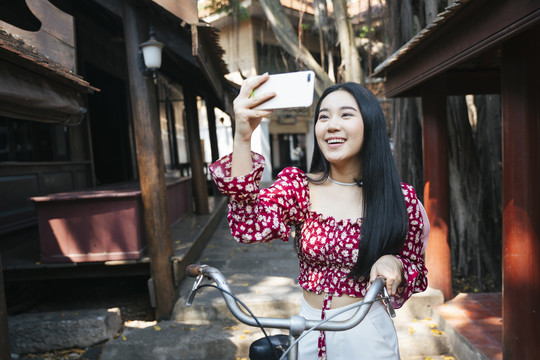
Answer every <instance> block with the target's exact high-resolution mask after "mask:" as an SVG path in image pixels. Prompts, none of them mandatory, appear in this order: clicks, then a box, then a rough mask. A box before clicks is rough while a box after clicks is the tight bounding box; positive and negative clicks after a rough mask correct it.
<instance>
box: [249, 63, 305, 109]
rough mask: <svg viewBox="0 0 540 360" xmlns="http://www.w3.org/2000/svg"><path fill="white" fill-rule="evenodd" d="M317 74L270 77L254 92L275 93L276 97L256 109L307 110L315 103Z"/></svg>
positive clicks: (294, 73)
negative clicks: (314, 94) (306, 108)
mask: <svg viewBox="0 0 540 360" xmlns="http://www.w3.org/2000/svg"><path fill="white" fill-rule="evenodd" d="M314 90H315V73H314V72H313V71H311V70H309V71H297V72H290V73H283V74H273V75H270V76H269V78H268V80H267V81H266V82H265V83H264V84H262V85H261V86H259V87H258V88H256V89H255V90H253V92H252V93H251V96H254V95H255V93H268V92H275V93H276V96H275V97H273V98H272V99H270V100H268V101H266V102H264V103H262V104H260V105H258V106H257V107H256V109H264V110H274V109H286V108H305V107H308V106H310V105H311V104H312V103H313V92H314Z"/></svg>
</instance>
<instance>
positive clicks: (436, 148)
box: [422, 80, 453, 300]
mask: <svg viewBox="0 0 540 360" xmlns="http://www.w3.org/2000/svg"><path fill="white" fill-rule="evenodd" d="M423 90H424V93H423V95H422V116H423V127H422V139H423V152H424V184H425V185H424V204H425V208H426V213H427V215H428V218H429V221H430V226H431V231H430V234H429V241H428V245H427V249H426V267H427V269H428V283H429V286H430V287H433V288H435V289H439V290H441V291H442V292H443V295H444V299H445V300H448V299H451V298H452V297H453V291H452V260H451V252H450V211H449V183H448V125H447V117H446V94H445V93H444V80H441V81H439V82H432V83H430V84H427V85H426V86H425V87H424V89H423Z"/></svg>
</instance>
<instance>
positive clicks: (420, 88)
mask: <svg viewBox="0 0 540 360" xmlns="http://www.w3.org/2000/svg"><path fill="white" fill-rule="evenodd" d="M538 44H540V3H539V2H538V1H536V0H522V1H511V0H491V1H488V0H461V1H455V2H454V3H453V4H452V6H451V7H449V8H448V9H447V11H446V12H444V13H442V14H439V17H438V18H437V19H436V21H435V22H434V23H433V24H431V25H430V26H428V27H427V28H426V29H424V30H423V31H421V32H420V33H419V34H418V35H417V36H416V37H414V38H413V39H412V40H410V41H409V42H408V43H407V44H405V45H404V46H403V47H402V48H401V49H400V50H398V51H397V52H396V53H395V54H394V55H392V56H391V57H390V58H388V59H387V60H386V61H385V62H384V63H383V64H381V65H380V66H379V67H378V68H377V69H376V70H375V75H377V76H383V75H384V76H385V78H386V94H387V96H389V97H421V99H422V112H423V147H424V182H425V188H424V199H425V205H426V210H427V213H428V216H429V218H430V222H431V234H430V239H429V243H428V249H427V253H426V262H427V266H428V269H429V275H428V277H429V281H430V286H432V287H434V288H438V289H441V290H442V291H443V293H444V294H445V297H446V299H448V298H450V297H451V296H452V285H451V284H452V283H451V281H452V279H451V276H452V275H451V270H450V269H451V265H450V249H449V209H448V206H449V195H448V192H449V179H448V149H447V144H448V132H447V112H446V97H447V96H450V95H465V94H500V96H501V108H502V152H503V154H502V173H503V179H502V183H503V185H502V187H503V189H502V204H501V207H502V213H503V221H502V223H503V244H502V248H503V254H502V259H503V264H502V274H503V309H502V312H503V356H504V359H537V358H539V357H540V343H539V342H538V334H539V333H540V301H539V299H540V206H539V205H538V204H539V203H540V189H539V187H538V178H539V175H540V174H539V171H540V146H538V138H540V67H539V64H540V48H539V46H538Z"/></svg>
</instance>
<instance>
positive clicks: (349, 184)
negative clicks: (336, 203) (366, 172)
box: [328, 175, 364, 186]
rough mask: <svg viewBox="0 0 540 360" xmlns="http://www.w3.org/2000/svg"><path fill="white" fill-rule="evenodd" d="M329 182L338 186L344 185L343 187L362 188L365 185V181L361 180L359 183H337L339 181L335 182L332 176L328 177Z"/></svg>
mask: <svg viewBox="0 0 540 360" xmlns="http://www.w3.org/2000/svg"><path fill="white" fill-rule="evenodd" d="M328 180H330V181H331V182H333V183H334V184H338V185H343V186H354V185H356V186H362V185H364V180H359V181H358V182H356V181H355V182H352V183H345V182H341V181H337V180H334V179H332V178H331V177H330V175H328Z"/></svg>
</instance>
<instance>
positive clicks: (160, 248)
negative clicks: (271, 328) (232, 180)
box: [123, 1, 177, 320]
mask: <svg viewBox="0 0 540 360" xmlns="http://www.w3.org/2000/svg"><path fill="white" fill-rule="evenodd" d="M134 6H135V5H132V3H131V2H130V1H126V2H124V5H123V24H124V36H125V42H126V55H127V63H128V74H129V85H130V95H131V104H132V105H131V106H132V114H133V122H134V129H135V142H136V147H137V163H138V167H139V181H140V186H141V197H142V202H143V214H144V215H143V216H144V224H145V235H146V241H147V242H148V255H149V257H150V272H151V274H152V280H153V283H154V284H155V294H156V299H155V300H156V318H157V320H165V319H169V318H170V314H171V312H172V309H173V307H174V304H175V301H176V298H177V291H176V290H175V287H174V282H173V273H172V263H171V258H172V256H173V248H172V240H171V228H170V224H169V217H168V216H167V213H168V206H167V188H166V185H165V174H164V160H163V148H162V143H161V136H160V135H161V131H160V126H159V124H160V123H159V116H158V107H157V98H156V96H157V95H156V88H155V85H154V84H153V81H152V80H151V78H150V77H148V78H145V77H144V76H143V75H142V73H141V71H140V69H139V62H138V56H139V44H140V43H142V42H143V41H146V40H147V37H148V35H147V34H148V26H147V24H145V23H144V22H143V21H142V20H141V18H142V17H144V16H145V14H144V12H140V11H137V9H136V8H135V7H134Z"/></svg>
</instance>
